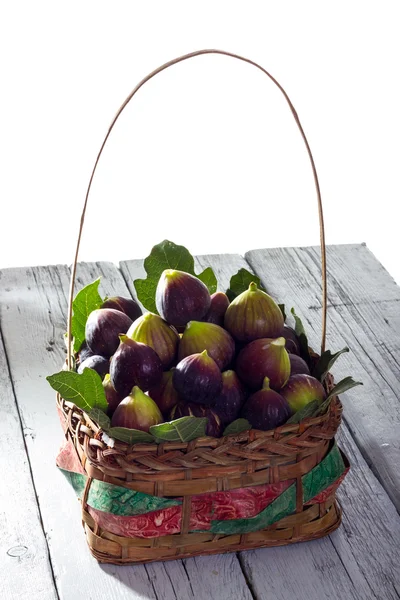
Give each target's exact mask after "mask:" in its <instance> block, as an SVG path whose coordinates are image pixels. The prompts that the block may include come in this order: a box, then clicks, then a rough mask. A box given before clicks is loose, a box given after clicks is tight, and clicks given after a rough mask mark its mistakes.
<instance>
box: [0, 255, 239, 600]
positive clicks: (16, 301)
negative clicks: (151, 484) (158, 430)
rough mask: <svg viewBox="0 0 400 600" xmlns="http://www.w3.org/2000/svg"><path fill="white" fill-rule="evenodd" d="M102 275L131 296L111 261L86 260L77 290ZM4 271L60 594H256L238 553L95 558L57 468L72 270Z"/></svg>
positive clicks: (14, 359)
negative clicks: (58, 396) (57, 384)
mask: <svg viewBox="0 0 400 600" xmlns="http://www.w3.org/2000/svg"><path fill="white" fill-rule="evenodd" d="M100 274H102V275H103V277H102V283H101V288H100V291H101V293H103V294H107V295H115V294H121V295H128V291H127V289H126V286H125V283H124V280H123V278H122V276H121V274H120V273H119V272H118V270H117V269H116V268H115V267H114V266H113V265H112V264H111V263H101V264H99V263H95V264H89V265H79V268H78V279H79V280H78V282H77V289H79V287H81V286H82V285H83V284H85V283H88V282H89V281H92V280H93V279H95V278H97V277H98V276H99V275H100ZM1 277H2V288H1V290H0V304H1V305H3V303H6V304H7V305H8V306H9V308H8V310H7V311H6V313H5V314H4V315H3V320H2V327H3V333H4V338H5V346H6V351H7V356H8V359H9V362H10V370H11V376H12V380H13V383H14V387H15V393H16V397H17V400H18V403H19V407H20V410H21V414H22V416H23V419H24V423H25V425H26V427H29V430H30V432H31V435H30V438H28V440H27V441H28V451H29V457H30V461H31V465H32V472H33V476H34V481H35V485H36V489H37V491H38V496H39V503H40V507H41V512H42V515H43V521H44V528H45V531H46V535H47V539H48V543H49V548H50V553H51V557H52V561H53V563H54V572H55V576H56V583H57V587H58V591H59V595H60V598H62V599H63V600H64V599H65V600H76V598H85V599H86V598H96V599H98V600H102V599H104V600H117V599H118V600H125V599H128V598H129V600H134V599H135V598H137V599H139V598H151V599H157V600H158V599H161V598H162V599H163V600H181V599H182V600H183V599H186V598H190V597H194V598H196V599H197V598H208V597H210V592H209V590H210V589H212V587H213V586H212V582H215V584H214V593H215V597H216V598H218V600H228V599H229V600H230V598H231V597H232V595H233V594H235V597H236V598H238V599H239V600H250V599H251V593H250V591H249V589H248V587H247V584H246V581H245V578H244V575H243V573H242V570H241V567H240V565H239V562H238V560H237V558H236V556H235V555H232V556H219V557H212V558H211V557H210V558H206V559H204V560H200V561H196V560H195V559H189V560H187V561H184V562H182V561H178V562H172V563H171V562H170V563H165V564H162V563H156V564H154V565H147V566H143V565H141V566H126V567H115V566H113V565H98V564H97V562H96V561H95V560H94V559H93V558H92V557H91V556H90V554H89V551H88V549H87V547H86V541H85V539H84V534H83V531H82V527H81V522H80V506H79V503H78V502H77V501H76V500H75V498H74V495H73V492H72V490H71V489H70V486H69V485H68V484H67V482H66V481H65V480H64V478H63V476H62V475H61V474H60V473H59V472H58V471H57V469H56V467H55V456H56V454H57V451H58V447H59V445H60V444H61V442H62V431H61V428H60V425H59V423H58V419H57V415H56V410H55V395H54V393H53V391H52V390H51V388H50V387H49V386H48V384H47V382H46V381H45V377H46V375H48V374H50V373H53V372H55V371H58V370H59V369H60V368H61V366H62V363H63V361H64V359H65V349H64V341H63V333H64V331H65V316H66V310H67V306H66V296H67V290H68V283H69V282H68V278H69V271H68V269H67V267H65V266H56V267H39V268H34V269H7V270H4V271H3V272H2V273H1ZM215 571H217V572H218V578H217V577H216V575H215ZM192 580H193V581H195V582H196V583H195V586H196V588H194V585H193V583H192ZM192 589H194V593H192Z"/></svg>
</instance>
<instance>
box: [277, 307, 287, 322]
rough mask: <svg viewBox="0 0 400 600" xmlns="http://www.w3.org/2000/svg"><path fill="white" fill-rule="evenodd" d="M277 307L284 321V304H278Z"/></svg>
mask: <svg viewBox="0 0 400 600" xmlns="http://www.w3.org/2000/svg"><path fill="white" fill-rule="evenodd" d="M278 306H279V308H280V309H281V313H282V317H283V320H284V321H285V322H286V311H285V305H284V304H278Z"/></svg>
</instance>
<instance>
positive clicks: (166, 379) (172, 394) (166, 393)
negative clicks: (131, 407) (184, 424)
mask: <svg viewBox="0 0 400 600" xmlns="http://www.w3.org/2000/svg"><path fill="white" fill-rule="evenodd" d="M173 374H174V372H173V370H171V371H165V372H164V373H163V374H162V378H161V381H160V383H159V384H158V385H156V386H154V387H151V388H150V389H149V392H148V394H149V396H150V398H152V399H153V400H154V402H155V403H156V404H157V406H158V408H159V409H160V410H161V412H162V414H163V415H164V416H165V417H166V416H167V415H169V413H170V411H171V409H172V408H173V407H174V406H175V405H176V404H178V402H179V396H178V392H177V391H176V390H175V388H174V385H173V382H172V376H173Z"/></svg>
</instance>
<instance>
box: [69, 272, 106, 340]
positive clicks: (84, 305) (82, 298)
mask: <svg viewBox="0 0 400 600" xmlns="http://www.w3.org/2000/svg"><path fill="white" fill-rule="evenodd" d="M99 284H100V278H99V279H96V281H93V283H89V284H88V285H86V286H85V287H84V288H83V289H81V291H80V292H78V293H77V295H76V296H75V299H74V301H73V302H72V310H73V316H72V324H71V327H72V335H73V337H74V352H79V349H80V347H81V346H82V343H83V342H84V341H85V326H86V321H87V319H88V316H89V315H90V313H91V312H92V311H93V310H96V308H100V306H101V305H102V304H103V300H102V298H101V296H100V294H99Z"/></svg>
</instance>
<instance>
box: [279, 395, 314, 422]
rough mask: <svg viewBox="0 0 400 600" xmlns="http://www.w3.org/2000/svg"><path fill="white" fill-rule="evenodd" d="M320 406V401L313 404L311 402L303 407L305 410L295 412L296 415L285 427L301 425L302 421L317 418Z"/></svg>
mask: <svg viewBox="0 0 400 600" xmlns="http://www.w3.org/2000/svg"><path fill="white" fill-rule="evenodd" d="M319 406H320V403H319V402H318V400H313V401H312V402H309V403H308V404H306V405H305V406H303V408H301V409H300V410H298V411H297V412H295V413H294V415H292V416H291V417H290V419H289V420H288V421H286V423H285V425H292V424H293V423H300V421H302V420H303V419H308V418H310V417H315V416H316V414H317V412H318V408H319Z"/></svg>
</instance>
